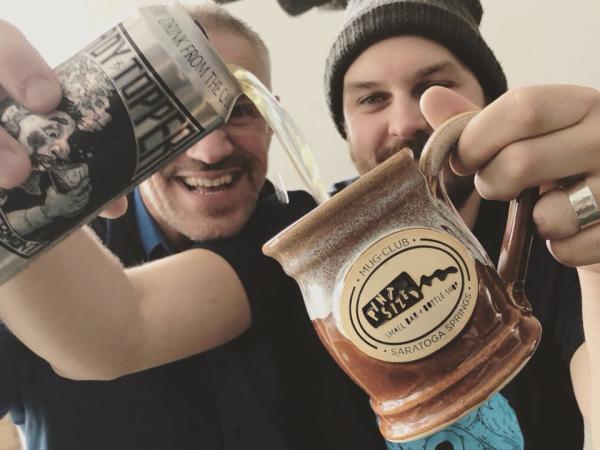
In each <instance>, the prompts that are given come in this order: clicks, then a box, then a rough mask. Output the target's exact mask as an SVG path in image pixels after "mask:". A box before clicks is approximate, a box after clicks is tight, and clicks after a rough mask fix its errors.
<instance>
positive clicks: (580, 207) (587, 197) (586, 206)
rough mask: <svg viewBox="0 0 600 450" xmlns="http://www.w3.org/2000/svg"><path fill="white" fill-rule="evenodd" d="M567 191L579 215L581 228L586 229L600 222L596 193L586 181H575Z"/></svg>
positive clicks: (574, 209)
mask: <svg viewBox="0 0 600 450" xmlns="http://www.w3.org/2000/svg"><path fill="white" fill-rule="evenodd" d="M565 192H566V194H567V196H568V197H569V202H570V203H571V207H572V208H573V211H575V216H577V222H578V223H579V230H585V229H586V228H588V227H591V226H592V225H595V224H596V223H598V222H600V209H599V208H598V203H596V199H595V198H594V194H593V193H592V191H591V189H590V187H589V186H588V185H587V183H586V182H585V181H579V182H578V183H575V184H574V185H572V186H570V187H568V188H566V189H565Z"/></svg>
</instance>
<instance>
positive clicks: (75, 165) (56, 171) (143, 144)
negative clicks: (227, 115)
mask: <svg viewBox="0 0 600 450" xmlns="http://www.w3.org/2000/svg"><path fill="white" fill-rule="evenodd" d="M56 74H57V76H58V79H59V80H60V82H61V84H62V86H63V99H62V101H61V103H60V105H59V106H58V108H57V109H56V110H55V111H53V112H52V113H50V114H47V115H36V114H33V113H31V112H29V111H28V110H26V109H25V108H23V107H21V106H20V105H18V104H15V103H14V102H13V101H12V100H11V99H7V100H5V101H3V102H2V103H0V123H1V125H2V127H3V128H4V129H5V130H7V131H8V133H9V134H10V135H12V136H13V137H14V138H15V139H16V140H17V141H19V143H20V144H21V145H22V146H23V147H25V149H26V151H27V152H28V154H29V157H30V160H31V163H32V173H31V175H30V176H29V178H28V179H27V180H26V182H25V183H23V184H22V185H20V186H18V187H16V188H13V189H10V190H6V189H4V190H2V189H0V245H1V246H2V247H4V248H5V249H7V250H8V251H9V252H11V253H13V254H16V255H18V256H20V257H23V258H31V257H32V256H34V255H35V254H37V253H38V252H39V251H41V250H43V249H44V248H45V247H47V246H48V245H49V244H50V243H52V242H53V241H55V240H56V239H58V238H59V237H60V236H61V235H62V234H63V233H64V231H65V230H69V229H71V228H73V227H75V226H76V225H78V224H79V223H81V222H83V221H85V219H86V218H89V217H90V215H91V214H92V213H96V212H98V210H99V209H100V208H101V207H102V206H103V205H105V204H106V203H107V202H108V201H110V200H111V199H113V198H115V197H117V196H118V195H121V194H122V193H123V192H125V191H127V188H128V187H130V186H133V185H134V184H137V182H139V181H140V180H141V179H143V178H144V177H145V176H147V175H148V174H149V173H151V172H152V171H153V169H154V168H155V166H157V165H158V164H159V163H160V162H161V161H162V160H164V159H165V158H166V157H168V156H170V155H172V153H173V151H175V150H176V148H177V147H180V146H182V145H185V144H186V141H188V140H189V139H190V138H191V137H193V136H194V135H195V134H196V135H197V133H198V132H201V131H203V130H202V129H198V125H197V124H195V123H194V122H195V121H194V120H189V118H188V116H189V114H186V112H185V111H182V110H181V108H180V106H179V105H178V104H177V102H176V101H174V100H173V98H172V96H171V95H169V94H170V93H169V92H168V88H166V87H165V86H164V85H163V84H161V82H160V80H158V79H157V77H155V76H154V75H153V74H152V73H151V72H150V71H149V70H148V68H147V67H146V66H145V65H144V63H143V56H142V55H140V54H139V53H138V52H137V50H136V49H135V46H134V45H133V44H132V43H131V42H130V41H129V40H128V36H127V33H126V31H125V30H124V29H122V28H121V27H115V28H113V29H112V30H110V31H109V32H107V33H105V34H104V35H102V36H101V37H100V38H98V39H97V40H96V41H95V42H93V43H92V44H90V45H89V46H88V47H87V48H85V49H84V50H83V51H82V52H80V53H78V54H77V55H76V56H74V57H73V58H71V59H70V60H68V61H67V62H65V63H63V64H62V65H61V66H59V67H58V68H57V69H56Z"/></svg>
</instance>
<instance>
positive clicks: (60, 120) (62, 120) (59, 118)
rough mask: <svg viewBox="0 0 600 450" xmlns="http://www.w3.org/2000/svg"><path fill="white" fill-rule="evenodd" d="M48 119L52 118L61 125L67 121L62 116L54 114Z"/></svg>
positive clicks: (66, 123) (67, 122)
mask: <svg viewBox="0 0 600 450" xmlns="http://www.w3.org/2000/svg"><path fill="white" fill-rule="evenodd" d="M50 120H54V121H55V122H58V123H60V124H62V125H68V124H69V121H68V120H67V119H65V118H64V117H60V116H54V117H50Z"/></svg>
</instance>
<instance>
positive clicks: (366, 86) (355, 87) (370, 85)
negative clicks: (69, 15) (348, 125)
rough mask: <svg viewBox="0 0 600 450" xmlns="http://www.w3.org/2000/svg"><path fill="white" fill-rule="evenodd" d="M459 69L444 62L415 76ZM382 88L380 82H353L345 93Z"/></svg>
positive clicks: (450, 63)
mask: <svg viewBox="0 0 600 450" xmlns="http://www.w3.org/2000/svg"><path fill="white" fill-rule="evenodd" d="M457 68H458V66H457V65H456V63H453V62H452V61H442V62H439V63H435V64H431V65H429V66H426V67H423V68H422V69H419V70H418V71H417V72H416V74H415V78H426V77H429V76H431V75H435V74H437V73H440V72H444V71H446V70H448V71H455V70H457ZM380 86H381V83H380V82H378V81H351V82H349V83H347V84H346V85H344V92H352V91H363V90H372V89H377V88H379V87H380Z"/></svg>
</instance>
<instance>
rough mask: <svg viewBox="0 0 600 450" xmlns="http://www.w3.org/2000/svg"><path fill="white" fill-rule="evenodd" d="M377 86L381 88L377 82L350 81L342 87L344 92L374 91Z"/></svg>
mask: <svg viewBox="0 0 600 450" xmlns="http://www.w3.org/2000/svg"><path fill="white" fill-rule="evenodd" d="M379 86H381V83H379V82H377V81H352V82H350V83H348V84H346V85H345V86H344V92H345V91H363V90H368V89H376V88H377V87H379Z"/></svg>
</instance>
